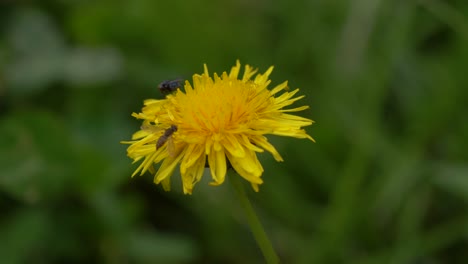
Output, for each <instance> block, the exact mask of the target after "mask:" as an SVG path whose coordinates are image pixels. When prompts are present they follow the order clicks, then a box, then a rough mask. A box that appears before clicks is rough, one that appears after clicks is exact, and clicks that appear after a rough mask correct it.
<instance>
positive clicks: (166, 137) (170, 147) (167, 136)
mask: <svg viewBox="0 0 468 264" xmlns="http://www.w3.org/2000/svg"><path fill="white" fill-rule="evenodd" d="M176 131H177V126H176V125H171V126H170V127H169V128H168V129H166V130H164V133H163V135H162V136H161V137H160V138H159V139H158V141H157V142H156V150H157V149H158V148H160V147H162V146H163V145H164V144H166V142H167V151H168V152H169V154H170V155H172V156H173V155H174V140H172V134H174V133H175V132H176Z"/></svg>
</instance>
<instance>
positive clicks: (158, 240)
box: [128, 230, 198, 263]
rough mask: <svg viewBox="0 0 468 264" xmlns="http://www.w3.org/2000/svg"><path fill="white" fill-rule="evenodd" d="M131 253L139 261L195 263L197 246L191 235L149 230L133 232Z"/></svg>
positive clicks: (130, 243) (130, 239) (130, 244)
mask: <svg viewBox="0 0 468 264" xmlns="http://www.w3.org/2000/svg"><path fill="white" fill-rule="evenodd" d="M128 252H129V255H130V256H131V257H132V258H133V259H135V260H136V261H137V262H138V263H193V261H194V259H195V258H196V257H198V256H197V248H196V245H195V243H194V241H192V239H190V238H189V237H186V236H182V235H175V234H161V233H155V232H152V231H149V230H145V231H137V232H134V233H132V234H131V236H130V238H129V241H128Z"/></svg>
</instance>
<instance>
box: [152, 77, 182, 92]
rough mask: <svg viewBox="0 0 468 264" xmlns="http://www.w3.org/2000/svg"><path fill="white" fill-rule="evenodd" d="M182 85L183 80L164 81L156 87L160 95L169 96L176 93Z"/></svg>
mask: <svg viewBox="0 0 468 264" xmlns="http://www.w3.org/2000/svg"><path fill="white" fill-rule="evenodd" d="M183 84H184V80H182V79H175V80H165V81H163V82H161V83H160V84H159V85H158V89H159V91H160V92H161V93H162V94H169V93H172V92H175V91H177V89H179V88H180V87H182V85H183Z"/></svg>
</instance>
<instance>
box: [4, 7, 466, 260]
mask: <svg viewBox="0 0 468 264" xmlns="http://www.w3.org/2000/svg"><path fill="white" fill-rule="evenodd" d="M236 59H240V60H241V62H242V63H244V64H245V63H248V64H251V65H253V66H255V67H259V69H260V71H261V72H262V71H265V70H266V69H267V67H268V66H269V65H272V64H273V65H275V71H274V72H273V74H272V76H271V77H272V80H273V85H275V84H278V83H280V82H282V81H283V80H289V84H290V87H291V88H295V87H300V88H301V93H302V94H305V95H306V98H305V99H304V100H302V101H300V102H301V103H300V104H297V106H299V105H302V104H308V105H310V106H311V109H310V110H307V111H304V112H303V113H301V115H303V116H306V117H308V118H311V119H314V120H315V121H316V124H314V125H313V126H312V127H308V128H306V129H307V131H309V133H310V134H311V135H312V136H313V137H314V138H315V139H316V140H317V143H315V144H314V143H311V142H308V141H306V140H298V139H291V138H278V137H270V140H271V141H272V142H273V143H274V145H275V146H276V147H277V149H278V150H279V152H280V153H281V154H282V156H283V158H284V160H285V161H284V162H283V163H277V162H275V161H274V159H273V158H272V157H271V155H269V154H261V155H260V159H261V161H262V163H263V164H264V168H265V173H264V176H263V177H264V181H265V184H263V185H262V186H260V192H259V193H253V192H249V194H250V196H251V198H252V200H253V201H254V203H255V205H256V209H257V211H258V213H259V216H260V218H261V220H262V222H263V223H264V225H265V228H266V231H267V233H268V234H269V236H270V237H271V240H272V241H273V244H274V245H275V247H276V249H277V251H278V253H279V255H280V256H281V258H282V259H283V262H284V263H356V264H358V263H366V264H367V263H369V264H371V263H466V259H468V251H467V250H466V249H467V248H468V103H467V102H468V78H467V65H468V2H465V1H442V0H420V1H377V0H356V1H326V0H319V1H303V0H296V1H275V2H274V3H271V2H268V1H209V0H205V1H181V0H176V1H150V0H133V1H83V0H81V1H51V0H50V1H36V2H34V1H2V2H1V3H0V212H1V213H0V263H261V262H262V259H261V253H260V251H259V250H258V248H257V246H256V244H255V242H254V240H253V238H252V236H251V234H250V231H249V230H248V227H247V226H246V225H245V219H244V217H243V213H242V211H241V210H240V207H239V204H238V203H237V201H236V200H235V198H234V197H235V196H234V195H233V193H232V189H231V187H230V186H229V181H226V184H224V185H222V186H220V187H211V186H209V185H208V182H209V179H208V178H207V176H206V175H205V178H204V180H203V181H202V182H201V183H199V184H198V185H197V186H196V187H195V190H194V193H193V195H192V196H184V195H183V194H182V192H181V186H180V180H179V179H178V177H179V175H178V173H176V174H175V175H174V176H173V178H174V181H173V186H172V188H173V191H172V192H169V193H165V192H164V191H162V188H161V186H156V185H154V184H153V183H152V179H151V176H150V175H148V174H147V175H144V176H143V177H138V176H136V177H135V178H133V179H132V178H130V175H131V173H132V171H133V170H134V169H135V168H136V166H137V165H132V164H131V160H130V159H128V158H127V157H126V151H125V150H126V146H125V145H121V144H119V141H120V140H129V139H130V137H131V134H132V133H133V132H134V131H136V130H137V129H138V128H139V126H140V124H139V122H138V121H136V120H134V119H133V118H132V117H131V116H130V115H131V113H132V112H137V111H139V110H140V108H141V106H142V102H143V100H144V99H146V98H162V97H163V95H161V94H160V93H159V91H158V89H157V85H158V83H159V82H161V81H163V80H167V79H175V78H191V75H192V74H193V73H201V72H202V70H203V63H207V65H208V67H209V69H210V71H211V72H218V73H221V72H222V71H224V70H229V69H230V67H231V66H232V65H233V64H234V63H235V61H236Z"/></svg>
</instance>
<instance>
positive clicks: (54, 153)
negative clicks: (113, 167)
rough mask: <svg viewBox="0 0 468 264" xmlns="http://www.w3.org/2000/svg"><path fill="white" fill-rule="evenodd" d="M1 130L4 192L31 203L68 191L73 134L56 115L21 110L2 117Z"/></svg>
mask: <svg viewBox="0 0 468 264" xmlns="http://www.w3.org/2000/svg"><path fill="white" fill-rule="evenodd" d="M0 132H1V134H2V137H0V157H1V159H0V167H2V170H1V173H0V188H1V189H2V190H3V191H5V192H8V193H11V194H12V195H14V196H16V197H17V198H18V199H21V200H25V201H29V202H37V201H39V200H42V199H46V198H47V197H48V196H56V195H59V194H61V193H64V192H66V189H67V185H68V184H70V183H71V182H70V179H72V177H73V176H74V173H75V170H74V165H75V163H74V160H73V157H74V156H73V148H72V147H71V144H70V137H69V135H68V134H67V131H66V129H65V127H64V126H63V124H62V123H61V122H60V121H59V120H58V119H57V117H56V116H54V115H53V114H51V113H48V112H40V111H38V112H36V113H25V112H18V113H16V114H13V115H10V116H8V118H7V119H3V120H1V122H0ZM52 142H54V143H53V144H52ZM55 142H56V143H55Z"/></svg>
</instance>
